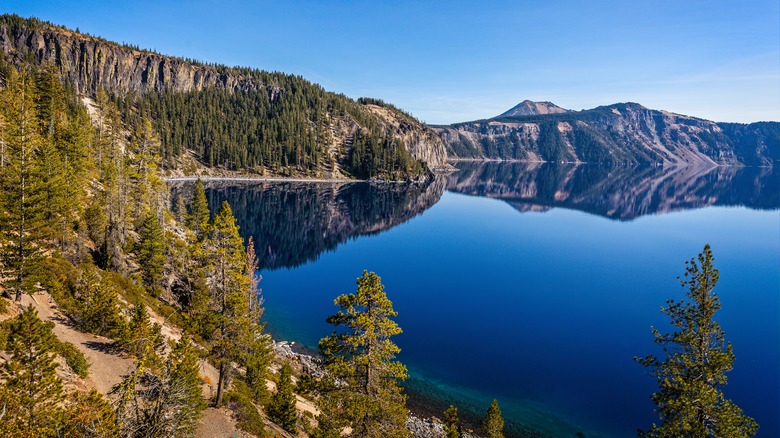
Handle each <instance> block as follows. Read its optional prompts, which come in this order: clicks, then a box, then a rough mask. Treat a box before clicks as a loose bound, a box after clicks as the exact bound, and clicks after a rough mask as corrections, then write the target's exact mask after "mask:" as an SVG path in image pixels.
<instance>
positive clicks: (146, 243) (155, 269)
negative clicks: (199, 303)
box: [138, 211, 166, 297]
mask: <svg viewBox="0 0 780 438" xmlns="http://www.w3.org/2000/svg"><path fill="white" fill-rule="evenodd" d="M165 247H166V245H165V235H164V234H163V230H162V227H160V222H159V220H158V219H157V215H155V214H154V212H151V211H150V212H149V213H148V214H147V215H146V218H145V219H144V223H143V226H142V228H141V241H140V242H139V245H138V262H139V263H140V265H141V271H142V276H143V279H144V285H145V286H146V289H147V290H148V291H149V293H150V294H151V295H152V296H155V297H159V296H160V294H161V293H162V279H163V272H164V271H165Z"/></svg>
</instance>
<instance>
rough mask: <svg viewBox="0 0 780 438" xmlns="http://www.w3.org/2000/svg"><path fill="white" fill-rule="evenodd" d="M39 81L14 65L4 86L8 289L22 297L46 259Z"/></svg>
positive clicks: (1, 241)
mask: <svg viewBox="0 0 780 438" xmlns="http://www.w3.org/2000/svg"><path fill="white" fill-rule="evenodd" d="M33 85H34V82H33V81H32V80H31V78H30V77H29V74H28V73H27V72H25V71H23V72H22V73H21V74H15V72H14V71H13V70H12V71H11V74H10V75H9V77H8V78H7V83H6V87H5V88H4V89H3V90H2V94H3V95H4V98H3V101H4V102H5V103H6V106H5V107H4V108H2V111H3V112H4V122H5V126H4V129H3V131H2V134H3V138H2V139H0V140H1V141H2V144H3V149H4V151H3V159H2V167H0V192H1V193H2V196H0V208H2V210H3V212H4V214H2V215H0V255H2V265H0V267H2V273H0V274H2V275H0V278H4V285H5V286H6V290H7V291H11V290H13V291H15V299H16V301H19V300H21V298H22V293H23V292H25V291H30V290H32V282H31V281H30V280H31V278H30V277H31V274H32V273H33V268H34V265H35V263H36V261H37V260H38V259H39V258H40V254H41V250H42V248H41V245H42V244H43V239H42V237H43V236H42V235H41V232H42V231H43V230H44V229H45V226H44V223H43V205H44V204H43V202H42V201H43V196H44V191H43V189H44V187H43V181H42V177H41V165H40V164H41V163H40V159H39V154H40V149H41V146H42V144H43V138H42V137H41V136H40V133H39V123H38V119H37V117H36V116H37V114H36V105H35V99H36V97H35V88H34V86H33Z"/></svg>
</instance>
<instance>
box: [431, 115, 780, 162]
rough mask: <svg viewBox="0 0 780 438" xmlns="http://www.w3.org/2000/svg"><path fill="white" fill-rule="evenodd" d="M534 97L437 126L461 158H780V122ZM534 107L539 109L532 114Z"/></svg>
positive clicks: (556, 160) (695, 159)
mask: <svg viewBox="0 0 780 438" xmlns="http://www.w3.org/2000/svg"><path fill="white" fill-rule="evenodd" d="M530 104H533V102H530V103H527V102H523V103H522V104H520V105H518V107H515V108H513V109H512V110H510V111H509V112H507V113H504V114H502V115H501V116H498V117H495V118H493V119H488V120H478V121H474V122H465V123H457V124H453V125H449V126H436V127H434V129H435V130H436V132H437V133H438V134H439V136H440V137H441V138H442V139H443V140H444V142H445V144H446V145H447V151H448V153H449V154H450V156H451V157H454V158H461V159H463V158H466V159H499V160H526V161H551V162H591V163H612V164H638V163H641V164H656V165H698V166H714V165H751V166H774V165H777V164H778V163H780V123H778V122H759V123H751V124H747V125H745V124H738V123H716V122H711V121H708V120H703V119H698V118H695V117H689V116H684V115H679V114H674V113H670V112H666V111H658V110H651V109H648V108H645V107H643V106H642V105H639V104H636V103H619V104H614V105H608V106H601V107H598V108H594V109H590V110H583V111H565V110H562V109H561V108H559V107H557V106H554V105H553V107H554V108H558V109H560V110H561V112H553V111H548V112H547V113H542V112H539V111H538V110H539V108H537V107H536V106H534V105H530ZM550 105H552V104H550ZM546 108H547V109H549V108H548V106H543V107H542V109H546ZM550 108H552V107H550ZM554 108H553V109H554ZM534 111H537V112H538V113H534V114H531V113H532V112H534ZM509 114H513V115H509ZM520 114H522V115H520Z"/></svg>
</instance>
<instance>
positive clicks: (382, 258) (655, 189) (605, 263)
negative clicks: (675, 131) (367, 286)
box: [207, 163, 780, 438]
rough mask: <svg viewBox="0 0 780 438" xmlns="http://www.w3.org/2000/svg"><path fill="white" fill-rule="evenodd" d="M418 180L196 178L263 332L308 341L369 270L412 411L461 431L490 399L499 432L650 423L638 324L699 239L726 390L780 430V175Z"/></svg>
mask: <svg viewBox="0 0 780 438" xmlns="http://www.w3.org/2000/svg"><path fill="white" fill-rule="evenodd" d="M458 168H459V170H458V171H457V172H455V173H453V174H452V175H450V176H448V177H440V178H438V179H437V180H436V181H435V182H432V183H430V184H428V185H424V186H419V185H407V184H369V183H351V184H326V183H314V184H304V183H260V184H238V183H228V182H216V183H209V184H208V185H207V194H208V197H209V203H210V206H211V208H212V210H215V209H216V208H217V206H218V205H219V204H220V203H221V202H222V200H225V199H227V200H228V201H229V202H230V203H231V206H232V207H233V210H234V213H235V214H236V217H237V219H238V222H239V225H240V226H241V231H242V234H243V235H244V237H245V238H246V237H248V236H249V235H253V236H254V238H255V241H256V248H257V251H258V256H259V257H260V259H261V262H262V269H261V274H262V276H263V280H262V281H261V287H262V292H263V296H264V298H265V307H266V312H265V320H266V321H267V328H268V330H269V332H270V333H271V334H272V335H273V336H274V337H275V338H277V339H287V340H294V341H298V342H301V343H303V344H305V345H307V346H311V347H316V345H317V343H318V341H319V339H320V338H322V337H324V336H326V335H327V334H329V333H330V331H331V327H329V326H328V325H327V324H326V323H325V317H326V316H328V315H330V314H332V313H334V312H335V311H336V308H335V307H334V305H333V299H334V298H335V297H336V296H337V295H339V294H343V293H350V292H354V291H355V289H356V286H355V279H356V278H357V277H358V276H360V274H361V273H362V271H363V269H367V270H369V271H374V272H376V273H377V274H378V275H380V276H381V277H382V281H383V283H384V284H385V286H386V287H385V290H386V292H387V294H388V297H389V298H390V299H391V300H392V301H393V304H394V308H395V310H396V311H398V317H397V322H398V324H399V325H400V326H401V328H402V329H403V330H404V333H403V334H402V335H399V336H398V337H397V338H396V341H397V343H398V345H399V346H400V347H401V349H402V352H401V354H400V355H399V357H398V358H399V360H401V361H402V362H404V363H405V364H406V365H407V366H408V367H409V370H410V372H411V375H412V378H411V379H410V380H409V381H408V382H407V383H406V387H407V392H408V393H409V394H410V405H414V406H416V407H422V408H423V409H427V410H428V412H430V413H433V414H438V415H439V416H441V412H443V410H444V408H446V406H447V405H449V404H450V403H452V404H455V405H457V406H458V407H459V408H460V410H461V412H462V414H463V415H464V416H465V417H466V418H467V419H471V420H472V421H475V419H476V418H477V417H481V416H482V415H483V414H484V412H485V411H486V410H487V407H488V405H489V403H490V401H491V400H492V399H493V398H496V399H498V401H499V403H500V405H501V408H502V411H503V414H504V418H505V419H506V420H507V431H508V432H509V434H508V435H510V436H555V437H573V436H575V434H577V433H581V434H583V435H584V436H586V437H589V438H592V437H624V436H636V429H637V428H647V427H649V426H650V424H651V423H652V422H653V421H657V417H656V415H655V414H654V412H653V408H654V405H653V404H652V402H651V401H650V399H649V397H650V395H651V393H652V392H653V391H654V390H655V389H656V383H655V380H654V379H653V378H652V377H651V376H649V375H648V374H647V371H646V370H645V369H644V368H643V367H641V366H640V365H638V364H637V363H635V362H634V361H633V357H634V356H644V355H646V354H649V353H658V349H657V348H656V346H655V345H654V344H653V341H652V339H653V337H652V334H651V332H650V326H655V327H657V328H659V329H661V330H662V331H666V330H667V329H668V317H666V316H664V315H663V314H661V313H660V307H661V306H662V305H664V303H665V301H666V300H667V299H680V298H682V296H683V291H682V289H681V288H680V285H679V281H678V280H677V278H676V277H677V276H680V275H682V274H683V272H684V268H685V265H684V262H685V261H686V260H689V259H690V258H692V257H694V256H696V255H697V254H698V253H699V252H701V250H702V249H703V247H704V245H705V243H709V244H710V245H711V246H712V249H713V252H714V256H715V266H716V267H717V268H718V269H719V270H720V277H721V279H720V282H719V284H718V287H717V288H716V292H717V293H718V296H719V297H720V299H721V303H722V306H723V307H722V309H721V310H720V311H719V312H718V313H717V314H716V319H717V320H718V321H719V322H720V324H721V326H722V328H723V329H724V331H725V333H726V339H727V340H728V341H730V342H732V343H733V345H734V352H735V354H736V361H735V364H734V370H733V371H732V372H731V373H729V374H728V376H729V383H728V385H727V386H726V387H725V389H724V391H725V394H726V397H727V398H730V399H732V400H733V401H734V402H735V403H736V404H737V405H738V406H740V407H741V408H742V409H743V410H744V411H745V413H746V414H747V415H750V416H752V417H754V418H755V419H756V420H757V421H758V423H759V424H760V426H761V429H760V431H759V436H764V437H772V436H780V425H779V424H778V415H777V413H778V412H780V375H779V373H778V370H780V357H779V356H780V348H779V346H780V298H778V297H779V295H780V294H778V285H780V255H779V248H780V210H778V208H780V193H779V191H780V185H779V184H778V181H780V178H779V177H780V175H778V172H777V171H775V170H772V169H757V168H741V169H737V168H716V169H690V168H689V169H662V168H655V167H647V168H627V167H617V168H616V167H603V166H595V165H583V166H566V165H552V164H543V165H541V164H519V163H485V164H481V163H459V164H458Z"/></svg>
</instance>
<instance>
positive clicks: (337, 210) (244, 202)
mask: <svg viewBox="0 0 780 438" xmlns="http://www.w3.org/2000/svg"><path fill="white" fill-rule="evenodd" d="M191 188H192V185H191V183H190V184H189V185H187V186H185V185H183V184H182V183H178V186H177V187H176V188H175V190H176V189H179V190H183V192H184V193H187V194H189V193H190V192H191ZM443 192H444V181H443V180H439V181H434V182H431V183H429V184H427V185H418V184H390V183H387V184H373V183H349V184H344V183H333V184H331V183H298V182H251V183H241V182H235V181H211V182H208V183H206V194H207V196H208V200H209V208H211V211H216V209H218V208H219V206H220V205H221V204H222V201H224V200H227V201H228V202H229V203H230V205H231V207H232V208H233V213H234V214H235V215H236V220H237V222H238V224H239V226H240V227H241V235H242V236H243V237H244V238H248V237H249V236H250V235H251V236H253V237H254V240H255V248H257V253H258V254H257V255H258V258H259V259H260V267H261V269H278V268H283V267H286V268H291V267H295V266H299V265H301V264H303V263H306V262H308V261H311V260H316V259H317V257H318V256H319V255H320V254H321V253H322V252H324V251H329V250H333V249H335V248H336V247H337V246H338V245H339V244H340V243H342V242H344V241H346V240H347V239H349V238H351V237H357V236H359V235H365V234H372V233H378V232H380V231H384V230H387V229H389V228H392V227H394V226H396V225H398V224H400V223H402V222H404V221H406V220H408V219H411V218H412V217H414V216H416V215H417V214H419V213H422V212H423V211H425V210H426V209H428V208H430V207H431V206H433V205H434V204H435V203H436V202H438V200H439V198H440V197H441V195H442V193H443Z"/></svg>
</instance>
